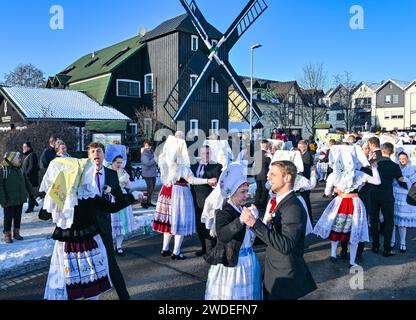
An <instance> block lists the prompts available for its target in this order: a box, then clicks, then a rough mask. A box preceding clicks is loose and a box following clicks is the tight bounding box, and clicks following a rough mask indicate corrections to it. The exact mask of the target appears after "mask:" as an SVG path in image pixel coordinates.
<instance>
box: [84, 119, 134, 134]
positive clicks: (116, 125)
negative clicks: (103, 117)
mask: <svg viewBox="0 0 416 320" xmlns="http://www.w3.org/2000/svg"><path fill="white" fill-rule="evenodd" d="M126 127H127V121H87V122H86V123H85V130H89V131H104V132H109V131H110V132H112V131H125V130H126Z"/></svg>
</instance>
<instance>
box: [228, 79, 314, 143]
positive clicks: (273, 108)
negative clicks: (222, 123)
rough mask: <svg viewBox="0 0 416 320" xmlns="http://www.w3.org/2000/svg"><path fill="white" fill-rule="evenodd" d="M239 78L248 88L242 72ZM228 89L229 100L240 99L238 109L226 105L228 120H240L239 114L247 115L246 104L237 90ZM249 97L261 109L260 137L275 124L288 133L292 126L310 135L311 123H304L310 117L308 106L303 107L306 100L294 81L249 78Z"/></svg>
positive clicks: (303, 133)
mask: <svg viewBox="0 0 416 320" xmlns="http://www.w3.org/2000/svg"><path fill="white" fill-rule="evenodd" d="M240 78H241V80H242V82H243V84H244V85H245V87H246V88H247V90H248V91H249V92H250V91H251V79H250V78H249V77H244V76H240ZM229 92H230V100H234V101H238V102H241V108H240V111H239V112H238V110H237V109H235V108H234V109H233V108H232V107H233V106H232V105H231V104H230V105H229V111H230V121H233V122H238V121H242V114H243V115H244V116H248V114H249V111H250V108H249V106H248V105H247V103H245V102H244V100H243V99H242V98H241V97H239V96H238V94H236V93H234V92H233V91H232V88H230V90H229ZM309 98H310V97H309ZM253 101H255V102H256V104H257V106H258V107H259V109H260V111H261V112H262V113H263V116H262V118H261V123H262V125H263V137H265V138H269V137H270V135H271V133H272V130H273V129H274V128H277V127H282V128H284V129H285V130H286V131H287V133H288V134H290V132H291V131H292V130H295V129H296V130H298V131H299V132H300V134H301V136H302V137H309V136H310V135H312V131H313V130H312V126H309V127H308V121H309V120H310V119H309V112H307V111H308V109H306V108H307V106H308V105H307V102H308V101H307V100H306V98H305V95H304V92H303V90H302V88H300V87H299V85H298V83H297V82H296V81H287V82H281V81H275V80H269V79H258V78H256V79H253ZM305 115H306V117H305Z"/></svg>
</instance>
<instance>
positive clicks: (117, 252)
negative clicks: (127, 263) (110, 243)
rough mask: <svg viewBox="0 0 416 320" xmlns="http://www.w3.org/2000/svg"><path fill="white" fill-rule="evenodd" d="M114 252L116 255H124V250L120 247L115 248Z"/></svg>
mask: <svg viewBox="0 0 416 320" xmlns="http://www.w3.org/2000/svg"><path fill="white" fill-rule="evenodd" d="M116 254H117V255H118V256H121V257H122V256H124V251H123V249H121V248H120V249H117V250H116Z"/></svg>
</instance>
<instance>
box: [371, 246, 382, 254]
mask: <svg viewBox="0 0 416 320" xmlns="http://www.w3.org/2000/svg"><path fill="white" fill-rule="evenodd" d="M371 251H373V252H374V253H379V252H380V249H379V248H378V247H372V248H371Z"/></svg>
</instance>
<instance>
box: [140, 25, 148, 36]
mask: <svg viewBox="0 0 416 320" xmlns="http://www.w3.org/2000/svg"><path fill="white" fill-rule="evenodd" d="M146 33H147V30H146V28H145V27H140V28H139V36H141V37H144V36H145V35H146Z"/></svg>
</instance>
